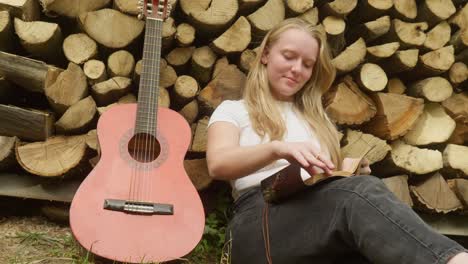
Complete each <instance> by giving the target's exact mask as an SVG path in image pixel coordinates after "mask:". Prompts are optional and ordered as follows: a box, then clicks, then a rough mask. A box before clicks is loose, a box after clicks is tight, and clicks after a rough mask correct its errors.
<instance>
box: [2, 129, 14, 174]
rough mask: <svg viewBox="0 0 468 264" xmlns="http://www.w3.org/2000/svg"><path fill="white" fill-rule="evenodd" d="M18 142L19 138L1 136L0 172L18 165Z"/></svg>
mask: <svg viewBox="0 0 468 264" xmlns="http://www.w3.org/2000/svg"><path fill="white" fill-rule="evenodd" d="M17 142H18V138H17V137H5V136H0V171H7V170H8V169H11V168H13V167H14V166H15V165H16V164H17V162H16V158H15V145H16V143H17Z"/></svg>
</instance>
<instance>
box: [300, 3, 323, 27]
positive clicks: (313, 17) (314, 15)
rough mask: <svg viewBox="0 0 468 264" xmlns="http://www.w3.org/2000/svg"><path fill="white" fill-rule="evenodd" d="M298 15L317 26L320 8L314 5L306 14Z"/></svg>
mask: <svg viewBox="0 0 468 264" xmlns="http://www.w3.org/2000/svg"><path fill="white" fill-rule="evenodd" d="M298 17H299V18H301V19H302V20H305V21H307V22H308V23H309V24H311V25H313V26H315V25H317V24H318V22H319V15H318V8H317V7H314V8H312V9H309V10H307V11H306V12H305V13H304V14H302V15H299V16H298Z"/></svg>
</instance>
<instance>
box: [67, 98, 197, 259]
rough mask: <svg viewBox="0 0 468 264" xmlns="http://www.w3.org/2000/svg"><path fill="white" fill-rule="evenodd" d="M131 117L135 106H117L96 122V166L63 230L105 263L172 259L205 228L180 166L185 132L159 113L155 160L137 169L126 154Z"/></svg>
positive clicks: (172, 117)
mask: <svg viewBox="0 0 468 264" xmlns="http://www.w3.org/2000/svg"><path fill="white" fill-rule="evenodd" d="M136 112H137V105H136V104H122V105H117V106H114V107H112V108H110V109H109V110H108V111H106V112H105V113H104V114H103V115H102V116H101V118H100V119H99V122H98V127H97V133H98V139H99V143H100V146H101V159H100V161H99V162H98V164H97V165H96V167H95V168H94V169H93V170H92V172H91V173H90V174H89V175H88V176H87V178H86V179H85V180H84V181H83V183H82V184H81V185H80V187H79V189H78V190H77V192H76V194H75V196H74V198H73V201H72V204H71V208H70V226H71V229H72V232H73V234H74V236H75V238H76V239H77V240H78V242H79V243H80V244H81V245H82V246H83V247H84V248H86V249H87V250H89V251H90V252H92V253H94V254H96V255H98V256H101V257H104V258H107V259H111V260H116V261H121V262H127V263H147V262H161V261H167V260H172V259H176V258H180V257H182V256H184V255H186V254H188V253H189V252H190V251H191V250H192V249H193V248H194V247H195V246H196V245H197V243H198V242H199V241H200V239H201V237H202V234H203V229H204V223H205V216H204V211H203V205H202V203H201V201H200V198H199V196H198V192H197V190H196V189H195V187H194V186H193V184H192V183H191V181H190V179H189V177H188V176H187V174H186V172H185V170H184V166H183V160H184V156H185V153H186V151H187V148H188V146H189V143H190V141H191V137H190V135H191V131H190V127H189V126H188V124H187V123H186V121H185V119H183V117H182V116H180V115H179V114H178V113H177V112H174V111H172V110H170V109H167V108H161V107H159V108H158V110H157V115H158V120H159V121H158V126H157V133H155V135H156V139H157V141H158V142H159V148H160V150H159V154H158V156H157V157H155V159H154V160H150V161H144V162H141V161H138V159H135V158H134V157H132V150H130V149H129V147H128V146H129V142H130V141H131V140H132V138H135V136H134V125H135V118H136ZM155 112H156V111H155ZM138 155H140V156H141V155H146V154H137V155H136V156H138ZM133 156H135V155H133ZM106 199H116V200H120V201H133V200H136V201H143V202H149V203H158V204H159V203H160V204H170V205H172V206H173V214H167V215H164V214H151V215H150V214H139V213H129V212H123V211H116V210H109V209H104V203H105V201H106Z"/></svg>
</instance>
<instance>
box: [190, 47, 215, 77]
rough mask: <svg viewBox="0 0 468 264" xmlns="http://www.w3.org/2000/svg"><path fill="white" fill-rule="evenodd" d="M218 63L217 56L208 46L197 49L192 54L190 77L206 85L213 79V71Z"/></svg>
mask: <svg viewBox="0 0 468 264" xmlns="http://www.w3.org/2000/svg"><path fill="white" fill-rule="evenodd" d="M215 61H216V54H215V53H214V52H213V50H211V49H210V47H208V46H203V47H200V48H196V49H195V50H194V51H193V54H192V67H191V73H190V75H191V76H193V77H194V78H195V79H197V81H198V82H199V83H202V84H205V83H207V82H208V81H210V79H211V71H212V70H213V65H214V63H215Z"/></svg>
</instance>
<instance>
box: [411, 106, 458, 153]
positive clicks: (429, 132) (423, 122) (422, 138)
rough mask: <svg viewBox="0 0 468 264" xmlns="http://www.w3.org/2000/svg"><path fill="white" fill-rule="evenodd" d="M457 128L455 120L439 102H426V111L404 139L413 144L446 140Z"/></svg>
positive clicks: (423, 144)
mask: <svg viewBox="0 0 468 264" xmlns="http://www.w3.org/2000/svg"><path fill="white" fill-rule="evenodd" d="M454 130H455V121H454V120H453V119H452V118H450V116H449V115H447V114H446V113H445V111H444V108H443V107H442V106H441V105H440V104H438V103H426V104H425V106H424V112H423V113H422V115H421V116H420V117H419V119H418V120H417V121H416V123H415V124H414V126H413V127H412V128H411V130H410V131H409V132H408V133H406V134H405V136H404V137H403V139H404V140H405V142H406V143H408V144H410V145H413V146H425V145H431V144H437V143H443V142H446V141H447V140H448V139H449V138H450V135H451V134H452V132H453V131H454Z"/></svg>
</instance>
